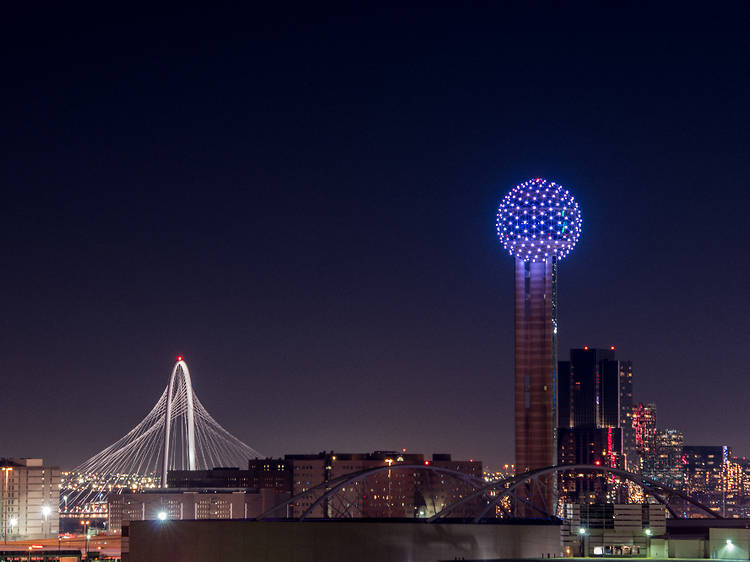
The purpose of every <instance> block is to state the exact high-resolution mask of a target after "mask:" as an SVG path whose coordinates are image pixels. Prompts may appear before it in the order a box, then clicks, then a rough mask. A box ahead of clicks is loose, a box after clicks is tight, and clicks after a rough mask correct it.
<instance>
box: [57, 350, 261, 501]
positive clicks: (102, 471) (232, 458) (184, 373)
mask: <svg viewBox="0 0 750 562" xmlns="http://www.w3.org/2000/svg"><path fill="white" fill-rule="evenodd" d="M261 456H262V455H261V454H260V453H259V452H258V451H256V450H255V449H253V448H252V447H250V446H249V445H246V444H245V443H243V442H242V441H240V440H239V439H237V438H236V437H235V436H234V435H232V434H231V433H229V431H227V430H226V429H224V428H223V427H222V426H221V425H220V424H219V422H217V421H216V420H215V419H214V418H213V416H211V414H209V413H208V411H207V410H206V408H205V407H204V406H203V404H201V401H200V400H199V399H198V396H197V395H196V394H195V391H194V390H193V384H192V379H191V377H190V370H189V369H188V366H187V363H186V362H185V360H184V359H183V357H182V356H180V357H178V358H177V362H176V363H175V365H174V367H173V368H172V373H171V375H170V377H169V383H168V384H167V387H166V388H165V389H164V392H163V393H162V395H161V397H160V398H159V400H158V401H157V402H156V405H154V407H153V408H152V409H151V411H150V412H149V413H148V414H147V415H146V417H145V418H143V420H142V421H141V422H140V423H139V424H138V425H136V426H135V427H134V428H133V429H131V430H130V431H129V432H128V433H127V434H125V435H124V436H123V437H121V438H120V439H118V440H117V441H115V442H114V443H112V444H111V445H110V446H109V447H107V448H106V449H104V450H102V451H101V452H99V453H97V454H96V455H94V456H93V457H91V458H90V459H88V460H87V461H85V462H83V463H81V464H80V465H79V466H77V467H76V468H75V469H73V470H72V471H71V472H70V473H67V474H66V475H65V477H64V479H63V482H62V487H61V494H60V508H61V510H63V511H69V510H80V509H84V506H85V505H88V504H90V503H95V502H102V501H105V500H106V495H107V494H109V493H120V492H122V491H123V490H125V489H130V490H140V489H143V488H157V487H160V486H162V485H166V480H167V471H169V470H201V469H210V468H214V467H217V466H238V467H242V466H245V465H246V464H247V461H248V459H250V458H253V457H261Z"/></svg>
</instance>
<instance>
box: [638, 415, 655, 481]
mask: <svg viewBox="0 0 750 562" xmlns="http://www.w3.org/2000/svg"><path fill="white" fill-rule="evenodd" d="M633 438H634V440H635V451H636V454H637V455H638V462H637V464H636V466H635V467H634V468H638V469H639V470H641V471H643V470H646V471H649V470H651V465H652V464H653V462H654V456H655V454H656V404H653V403H649V404H643V403H639V404H638V405H636V406H633Z"/></svg>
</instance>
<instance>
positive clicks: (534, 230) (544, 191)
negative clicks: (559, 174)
mask: <svg viewBox="0 0 750 562" xmlns="http://www.w3.org/2000/svg"><path fill="white" fill-rule="evenodd" d="M582 222H583V221H582V219H581V210H580V209H579V208H578V203H577V202H576V200H575V199H574V197H573V196H572V195H571V194H570V192H569V191H568V190H567V189H565V188H564V187H563V186H561V185H558V184H556V183H555V182H551V181H547V180H545V179H542V178H534V179H531V180H528V181H525V182H523V183H521V184H519V185H517V186H516V187H514V188H513V189H512V190H511V191H510V192H509V193H508V194H507V195H506V196H505V197H504V198H503V201H502V203H500V207H499V208H498V209H497V236H498V237H499V238H500V242H502V244H503V247H504V248H505V249H506V250H508V253H509V254H510V255H511V256H515V257H516V258H519V259H522V260H524V261H528V262H540V261H545V260H546V259H547V258H548V257H550V256H554V257H557V258H558V259H561V258H564V257H565V256H567V255H568V253H569V252H570V251H571V250H572V249H573V248H574V247H575V245H576V243H577V242H578V238H579V237H580V236H581V226H582Z"/></svg>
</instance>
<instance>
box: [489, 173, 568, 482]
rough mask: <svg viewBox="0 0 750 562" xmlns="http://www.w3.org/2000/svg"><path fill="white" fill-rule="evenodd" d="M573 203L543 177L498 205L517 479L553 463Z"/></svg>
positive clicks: (523, 185)
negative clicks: (511, 286) (561, 297)
mask: <svg viewBox="0 0 750 562" xmlns="http://www.w3.org/2000/svg"><path fill="white" fill-rule="evenodd" d="M581 224H582V222H581V212H580V210H579V208H578V203H577V202H576V201H575V199H574V198H573V196H572V195H571V194H570V192H568V191H567V190H566V189H565V188H563V187H562V186H560V185H557V184H555V183H554V182H548V181H547V180H545V179H542V178H535V179H531V180H529V181H526V182H524V183H522V184H519V185H517V186H516V187H515V188H513V189H512V190H511V191H510V192H509V193H508V194H507V195H506V196H505V198H504V199H503V201H502V202H501V204H500V206H499V208H498V213H497V235H498V237H499V239H500V242H501V243H502V244H503V247H504V248H505V249H506V250H507V251H508V253H510V254H511V255H512V256H513V257H514V258H515V438H516V439H515V448H516V462H515V465H516V472H518V473H522V472H526V471H528V470H531V469H535V468H541V467H545V466H550V465H552V464H554V463H555V459H556V450H557V447H556V433H555V420H556V417H557V413H556V411H555V407H556V385H557V372H556V371H557V329H558V325H557V266H558V261H559V260H560V259H562V258H564V257H565V256H566V255H567V254H568V253H569V252H570V251H571V250H572V249H573V247H574V246H575V244H576V243H577V241H578V238H579V236H580V233H581Z"/></svg>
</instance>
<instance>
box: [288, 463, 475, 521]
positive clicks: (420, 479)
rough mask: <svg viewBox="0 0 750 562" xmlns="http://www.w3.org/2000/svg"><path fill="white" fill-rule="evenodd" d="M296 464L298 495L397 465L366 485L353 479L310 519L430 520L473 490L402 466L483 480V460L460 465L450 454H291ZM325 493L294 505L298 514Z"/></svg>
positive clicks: (465, 509) (472, 508) (295, 489)
mask: <svg viewBox="0 0 750 562" xmlns="http://www.w3.org/2000/svg"><path fill="white" fill-rule="evenodd" d="M284 460H285V461H287V462H289V463H290V465H291V469H292V473H293V477H292V486H293V495H295V496H296V495H298V494H301V493H303V492H306V491H307V490H310V489H312V488H314V487H315V486H318V485H320V484H322V483H324V482H330V481H333V480H335V479H337V478H338V477H340V476H344V475H347V474H355V473H357V472H360V471H363V470H369V469H373V468H378V467H391V466H392V467H394V469H393V470H386V471H383V472H380V473H376V474H373V475H371V476H369V477H368V478H367V479H366V480H364V481H353V482H351V483H350V484H349V485H348V486H345V487H342V489H341V490H340V491H339V492H338V493H337V494H336V498H335V499H330V500H324V501H322V502H320V503H319V504H318V505H317V506H315V507H314V508H313V510H312V511H311V512H310V513H309V517H313V518H324V517H340V516H345V517H388V518H391V517H410V518H411V517H430V516H432V515H434V514H435V513H437V512H438V511H440V510H442V509H443V508H444V507H447V506H448V505H450V504H452V503H454V502H455V501H457V500H458V499H460V498H461V497H463V495H464V494H466V493H468V492H469V491H470V490H471V487H470V486H468V485H467V484H466V483H464V482H460V481H458V480H457V479H456V478H454V477H451V476H449V475H446V474H441V475H437V474H435V473H431V472H428V471H424V470H416V471H415V470H399V469H397V468H395V467H396V466H398V465H402V464H417V465H430V464H432V465H433V466H439V467H443V468H449V469H452V470H455V471H457V472H461V473H465V474H468V475H471V476H475V477H476V478H477V479H482V463H481V462H480V461H474V460H468V461H456V460H453V459H452V458H451V456H450V455H448V454H435V455H433V457H432V460H425V458H424V455H422V454H414V453H406V452H400V453H399V452H397V451H375V452H373V453H334V452H333V451H331V452H322V453H318V454H317V455H286V456H285V457H284ZM323 493H324V490H323V489H321V491H319V492H316V493H311V494H310V495H309V496H308V497H305V498H303V499H301V500H300V501H298V502H297V503H295V505H294V506H293V512H294V516H300V515H302V514H303V513H305V512H306V511H307V510H308V509H309V508H310V507H312V505H313V504H314V503H315V501H316V500H317V499H318V498H320V497H321V496H322V495H323ZM476 508H478V503H477V505H466V506H462V507H461V508H460V511H457V512H456V514H455V515H456V516H460V515H462V514H464V512H466V513H469V512H470V513H469V514H472V513H474V511H475V510H476Z"/></svg>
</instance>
